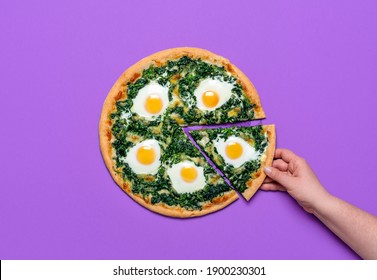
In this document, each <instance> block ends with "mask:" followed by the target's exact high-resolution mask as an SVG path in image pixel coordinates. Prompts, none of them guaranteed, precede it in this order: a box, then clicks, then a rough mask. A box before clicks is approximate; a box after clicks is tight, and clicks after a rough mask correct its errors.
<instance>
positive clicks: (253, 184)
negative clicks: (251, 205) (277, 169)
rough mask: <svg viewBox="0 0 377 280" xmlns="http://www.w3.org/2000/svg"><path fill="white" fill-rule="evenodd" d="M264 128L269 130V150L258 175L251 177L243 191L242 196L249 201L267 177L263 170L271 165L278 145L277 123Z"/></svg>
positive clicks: (266, 130)
mask: <svg viewBox="0 0 377 280" xmlns="http://www.w3.org/2000/svg"><path fill="white" fill-rule="evenodd" d="M263 129H264V131H265V132H267V137H268V142H269V143H268V147H267V151H266V159H265V160H264V161H263V162H262V163H261V167H260V168H259V170H258V171H257V173H258V176H257V177H256V178H253V179H250V180H249V181H248V182H247V183H246V184H247V187H248V188H247V189H246V190H245V191H244V192H243V193H242V196H243V197H244V198H245V199H246V200H248V201H249V200H250V199H251V197H252V196H253V195H254V194H255V193H256V191H257V190H258V189H259V187H260V186H261V185H262V183H263V181H264V179H265V178H266V174H265V173H264V171H263V169H264V167H266V166H271V165H272V160H273V159H274V154H275V146H276V132H275V125H273V124H271V125H264V126H263Z"/></svg>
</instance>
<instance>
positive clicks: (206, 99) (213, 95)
mask: <svg viewBox="0 0 377 280" xmlns="http://www.w3.org/2000/svg"><path fill="white" fill-rule="evenodd" d="M232 89H233V85H232V84H230V83H227V82H221V81H218V80H214V79H210V78H208V79H205V80H203V81H201V82H200V84H199V86H198V87H197V88H196V89H195V91H194V95H195V97H196V106H197V107H198V108H199V109H200V110H203V111H213V110H215V109H217V108H219V107H220V106H222V105H224V103H225V102H227V101H228V100H229V98H230V97H231V95H232Z"/></svg>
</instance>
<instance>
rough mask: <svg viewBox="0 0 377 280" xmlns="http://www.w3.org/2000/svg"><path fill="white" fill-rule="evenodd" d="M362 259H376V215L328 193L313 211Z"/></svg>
mask: <svg viewBox="0 0 377 280" xmlns="http://www.w3.org/2000/svg"><path fill="white" fill-rule="evenodd" d="M313 214H314V215H315V216H316V217H317V218H318V219H319V220H321V221H322V222H323V223H324V224H325V225H326V226H327V227H328V228H329V229H330V230H331V231H332V232H333V233H335V234H336V235H337V236H338V237H339V238H340V239H342V240H343V241H344V242H345V243H346V244H347V245H348V246H350V247H351V248H352V249H353V250H354V251H355V252H356V253H357V254H358V255H359V256H360V257H362V258H363V259H377V217H376V216H373V215H371V214H369V213H367V212H365V211H363V210H361V209H359V208H357V207H355V206H353V205H351V204H349V203H347V202H345V201H343V200H341V199H339V198H336V197H334V196H331V195H328V196H326V198H324V199H323V200H322V201H321V202H320V203H319V204H318V205H316V207H315V209H314V213H313Z"/></svg>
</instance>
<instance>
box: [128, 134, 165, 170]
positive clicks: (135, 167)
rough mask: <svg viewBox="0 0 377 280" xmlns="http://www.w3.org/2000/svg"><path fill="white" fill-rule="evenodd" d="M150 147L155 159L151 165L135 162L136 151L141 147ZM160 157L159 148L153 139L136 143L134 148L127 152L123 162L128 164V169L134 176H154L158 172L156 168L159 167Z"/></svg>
mask: <svg viewBox="0 0 377 280" xmlns="http://www.w3.org/2000/svg"><path fill="white" fill-rule="evenodd" d="M144 145H145V146H150V147H152V149H153V150H154V151H155V153H156V159H155V160H154V162H152V163H151V164H142V163H140V162H139V161H138V160H137V156H136V155H137V150H138V149H139V148H140V147H141V146H144ZM160 156H161V148H160V145H159V144H158V142H157V141H156V140H154V139H148V140H144V141H142V142H140V143H137V144H136V145H135V146H133V147H132V148H131V149H130V150H129V151H128V152H127V156H126V158H125V160H124V161H125V162H126V163H128V165H129V166H130V168H131V169H132V171H133V172H135V173H136V174H152V175H154V174H156V173H157V171H158V168H159V167H160V165H161V161H160Z"/></svg>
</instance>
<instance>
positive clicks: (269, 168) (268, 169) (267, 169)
mask: <svg viewBox="0 0 377 280" xmlns="http://www.w3.org/2000/svg"><path fill="white" fill-rule="evenodd" d="M264 172H266V173H268V174H270V173H271V172H272V170H271V167H265V168H264Z"/></svg>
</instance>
